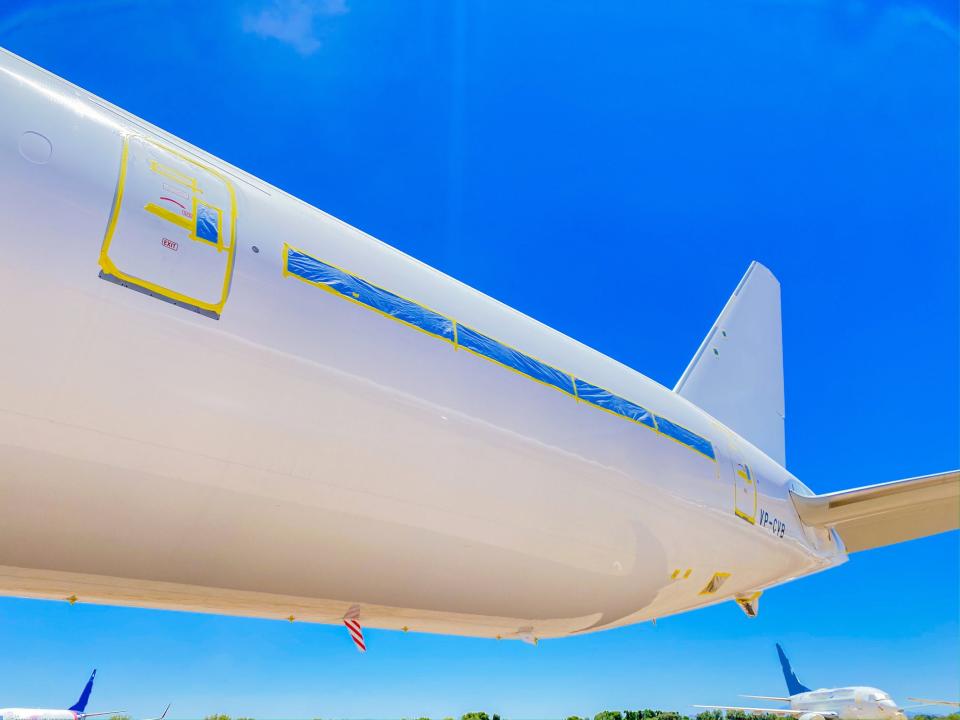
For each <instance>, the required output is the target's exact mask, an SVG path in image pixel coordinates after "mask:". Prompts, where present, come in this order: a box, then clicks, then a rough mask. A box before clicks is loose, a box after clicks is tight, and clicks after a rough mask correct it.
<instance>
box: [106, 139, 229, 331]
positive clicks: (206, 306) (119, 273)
mask: <svg viewBox="0 0 960 720" xmlns="http://www.w3.org/2000/svg"><path fill="white" fill-rule="evenodd" d="M131 137H137V138H138V139H140V140H143V141H144V142H147V143H150V144H151V145H154V146H156V147H158V148H160V149H161V150H163V151H165V152H168V153H170V154H171V155H174V156H175V157H178V158H180V159H181V160H183V161H185V162H188V163H190V164H191V165H195V166H196V167H198V168H200V169H201V170H203V171H205V172H208V173H210V174H211V175H213V176H214V177H215V178H217V179H218V180H220V181H222V182H223V184H224V185H226V187H227V192H228V193H229V194H230V244H229V245H227V246H226V247H225V248H224V250H225V251H226V252H227V254H228V257H227V271H226V272H225V273H224V275H223V286H222V289H221V293H220V300H219V301H217V302H215V303H208V302H205V301H203V300H200V299H198V298H194V297H190V296H189V295H185V294H183V293H179V292H177V291H176V290H171V289H170V288H167V287H164V286H162V285H159V284H157V283H154V282H151V281H149V280H145V279H143V278H139V277H136V276H134V275H129V274H127V273H125V272H123V270H121V269H120V268H118V267H117V266H116V264H114V262H113V260H111V259H110V243H111V242H112V241H113V234H114V231H115V230H116V228H117V221H118V220H119V218H120V208H121V207H122V205H123V191H124V188H125V187H126V182H127V164H128V161H129V156H130V138H131ZM236 249H237V196H236V192H235V191H234V189H233V184H232V183H231V182H230V181H229V180H228V179H227V178H226V176H224V175H223V174H222V173H219V172H217V171H216V170H215V169H214V168H212V167H210V166H208V165H204V164H203V163H201V162H198V161H197V160H195V159H193V158H191V157H190V156H188V155H186V154H184V153H182V152H179V151H177V150H174V149H173V148H171V147H169V146H167V145H164V144H163V143H160V142H157V141H156V140H154V139H153V138H149V137H146V136H143V135H136V136H133V135H124V137H123V149H122V151H121V153H120V176H119V178H118V179H117V192H116V195H115V197H114V200H113V209H112V210H111V212H110V222H109V223H108V224H107V232H106V234H105V235H104V237H103V245H102V246H101V247H100V259H99V262H100V268H101V269H102V270H103V272H104V273H106V274H107V275H111V276H113V277H114V278H117V279H119V280H122V281H123V282H127V283H130V284H131V285H135V286H137V287H139V288H143V289H145V290H149V291H150V292H152V293H154V294H156V295H159V296H161V297H163V298H166V299H167V300H171V301H173V302H175V303H180V304H182V305H187V306H190V307H194V308H198V309H200V310H205V311H206V312H208V313H213V314H215V315H216V317H218V318H219V317H220V314H221V313H222V312H223V306H224V305H225V304H226V302H227V295H228V293H229V292H230V280H231V278H232V277H233V262H234V256H235V254H236ZM218 250H219V248H218Z"/></svg>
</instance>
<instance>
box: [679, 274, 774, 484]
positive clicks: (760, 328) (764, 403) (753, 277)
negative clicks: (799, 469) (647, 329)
mask: <svg viewBox="0 0 960 720" xmlns="http://www.w3.org/2000/svg"><path fill="white" fill-rule="evenodd" d="M674 389H675V390H676V392H678V393H679V394H680V395H683V397H685V398H687V399H688V400H689V401H690V402H692V403H693V404H694V405H696V406H697V407H700V408H703V409H704V410H705V411H707V412H709V413H710V414H711V415H713V416H714V417H715V418H717V420H719V421H720V422H722V423H723V424H724V425H726V426H727V427H729V428H730V429H732V430H734V431H736V432H738V433H739V434H740V435H742V436H743V437H745V438H747V439H748V440H750V441H751V442H752V443H753V444H754V445H756V446H757V447H758V448H760V449H761V450H763V451H764V452H765V453H766V454H767V455H769V456H770V457H771V458H773V459H774V460H776V461H777V462H778V463H780V464H781V465H783V466H786V464H787V463H786V450H785V442H784V428H783V425H784V417H785V414H786V413H785V410H784V401H783V338H782V332H781V318H780V283H779V282H777V279H776V278H775V277H774V276H773V274H772V273H771V272H770V271H769V270H768V269H767V268H765V267H764V266H763V265H761V264H760V263H756V262H754V263H752V264H751V265H750V267H749V269H748V270H747V272H746V274H745V275H744V276H743V279H742V280H741V281H740V284H739V285H737V288H736V290H734V292H733V295H731V296H730V299H729V300H728V301H727V304H726V306H724V308H723V311H722V312H721V313H720V316H719V317H718V318H717V321H716V322H715V323H714V324H713V327H711V328H710V332H709V333H707V336H706V337H705V338H704V340H703V343H702V344H701V345H700V349H699V350H697V353H696V355H694V357H693V360H692V361H691V362H690V365H689V367H687V369H686V371H685V372H684V373H683V375H682V376H681V377H680V380H679V382H677V386H676V388H674Z"/></svg>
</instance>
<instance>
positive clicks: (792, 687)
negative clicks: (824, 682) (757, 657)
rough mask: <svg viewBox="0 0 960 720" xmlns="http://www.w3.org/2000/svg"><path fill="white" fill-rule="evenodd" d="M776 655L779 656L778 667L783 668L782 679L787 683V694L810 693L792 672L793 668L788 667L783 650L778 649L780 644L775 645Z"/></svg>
mask: <svg viewBox="0 0 960 720" xmlns="http://www.w3.org/2000/svg"><path fill="white" fill-rule="evenodd" d="M777 655H779V656H780V667H782V668H783V679H784V680H786V681H787V692H788V693H790V694H791V695H799V694H800V693H805V692H810V688H808V687H807V686H806V685H804V684H803V683H801V682H800V681H799V680H798V679H797V674H796V673H795V672H794V671H793V668H791V667H790V661H789V660H787V655H786V653H784V652H783V648H782V647H780V643H777Z"/></svg>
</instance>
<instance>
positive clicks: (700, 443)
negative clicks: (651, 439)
mask: <svg viewBox="0 0 960 720" xmlns="http://www.w3.org/2000/svg"><path fill="white" fill-rule="evenodd" d="M657 429H658V430H660V432H662V433H663V434H664V435H666V436H667V437H671V438H673V439H674V440H676V441H677V442H681V443H683V444H684V445H686V446H688V447H692V448H693V449H694V450H696V451H697V452H699V453H702V454H703V455H706V456H707V457H708V458H710V459H711V460H716V459H717V458H716V456H715V455H714V454H713V444H712V443H711V442H710V441H709V440H707V439H706V438H702V437H700V436H699V435H697V434H696V433H695V432H691V431H690V430H687V429H686V428H685V427H680V426H679V425H674V424H673V423H672V422H670V421H669V420H667V419H666V418H663V417H660V416H659V415H657Z"/></svg>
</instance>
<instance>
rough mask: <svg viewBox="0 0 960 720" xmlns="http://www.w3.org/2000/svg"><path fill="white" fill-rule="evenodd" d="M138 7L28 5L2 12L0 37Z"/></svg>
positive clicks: (97, 1) (105, 2)
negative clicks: (74, 19) (33, 28)
mask: <svg viewBox="0 0 960 720" xmlns="http://www.w3.org/2000/svg"><path fill="white" fill-rule="evenodd" d="M135 7H136V0H85V1H82V2H81V1H78V0H62V1H61V2H50V3H45V4H42V5H41V4H39V3H38V4H32V5H31V4H26V5H25V6H23V7H20V8H19V9H17V8H13V9H9V10H7V11H6V12H4V11H2V10H0V36H4V35H6V34H8V33H13V32H15V31H17V30H20V29H21V28H29V27H39V26H41V25H49V24H56V23H64V22H69V21H70V20H71V18H74V17H77V16H90V15H92V14H94V13H98V12H102V13H106V12H116V11H119V10H126V9H132V8H135Z"/></svg>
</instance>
